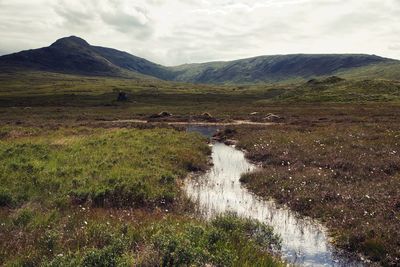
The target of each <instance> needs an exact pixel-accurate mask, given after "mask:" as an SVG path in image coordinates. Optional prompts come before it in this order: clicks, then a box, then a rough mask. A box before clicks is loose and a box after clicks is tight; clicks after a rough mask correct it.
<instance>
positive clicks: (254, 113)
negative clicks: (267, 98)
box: [250, 112, 258, 116]
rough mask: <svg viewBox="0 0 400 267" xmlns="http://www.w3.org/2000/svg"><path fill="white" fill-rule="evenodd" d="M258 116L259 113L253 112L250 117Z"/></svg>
mask: <svg viewBox="0 0 400 267" xmlns="http://www.w3.org/2000/svg"><path fill="white" fill-rule="evenodd" d="M256 115H258V112H252V113H250V116H256Z"/></svg>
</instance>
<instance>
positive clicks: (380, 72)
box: [0, 36, 400, 83]
mask: <svg viewBox="0 0 400 267" xmlns="http://www.w3.org/2000/svg"><path fill="white" fill-rule="evenodd" d="M10 69H27V70H40V71H47V72H60V73H68V74H80V75H92V76H96V75H101V76H113V77H128V78H144V77H145V78H149V77H153V78H158V79H163V80H168V81H180V82H192V83H257V82H287V81H302V80H308V79H312V78H315V77H324V76H331V75H343V76H345V77H356V78H357V77H358V76H360V77H374V78H381V77H382V78H383V77H384V78H389V79H400V61H397V60H393V59H388V58H383V57H379V56H375V55H363V54H329V55H306V54H295V55H276V56H260V57H254V58H247V59H240V60H235V61H226V62H210V63H201V64H186V65H181V66H177V67H164V66H162V65H159V64H156V63H153V62H150V61H148V60H146V59H144V58H140V57H136V56H134V55H131V54H129V53H126V52H122V51H119V50H115V49H111V48H105V47H99V46H92V45H90V44H88V43H87V42H86V41H85V40H83V39H81V38H78V37H75V36H71V37H66V38H62V39H59V40H57V41H56V42H55V43H54V44H52V45H51V46H49V47H45V48H40V49H35V50H28V51H22V52H19V53H15V54H11V55H6V56H2V57H0V71H1V70H10Z"/></svg>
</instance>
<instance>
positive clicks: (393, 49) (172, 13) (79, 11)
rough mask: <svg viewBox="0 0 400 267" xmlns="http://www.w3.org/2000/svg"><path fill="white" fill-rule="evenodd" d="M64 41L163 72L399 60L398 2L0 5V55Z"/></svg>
mask: <svg viewBox="0 0 400 267" xmlns="http://www.w3.org/2000/svg"><path fill="white" fill-rule="evenodd" d="M71 35H75V36H79V37H81V38H83V39H85V40H86V41H88V42H89V43H90V44H93V45H99V46H105V47H112V48H115V49H119V50H123V51H126V52H129V53H131V54H134V55H136V56H140V57H144V58H146V59H148V60H151V61H154V62H156V63H160V64H164V65H168V66H172V65H179V64H184V63H197V62H208V61H216V60H233V59H239V58H247V57H253V56H259V55H274V54H293V53H366V54H376V55H380V56H385V57H391V58H396V59H400V0H85V1H82V0H29V1H28V0H0V55H3V54H8V53H13V52H18V51H20V50H26V49H32V48H39V47H44V46H49V45H50V44H51V43H53V42H54V41H55V40H56V39H59V38H61V37H66V36H71Z"/></svg>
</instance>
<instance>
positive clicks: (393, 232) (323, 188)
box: [0, 73, 400, 266]
mask: <svg viewBox="0 0 400 267" xmlns="http://www.w3.org/2000/svg"><path fill="white" fill-rule="evenodd" d="M120 90H122V91H124V92H127V93H128V95H129V101H127V102H117V101H116V98H117V95H118V92H119V91H120ZM399 94H400V85H399V83H398V82H397V81H388V80H342V79H337V78H327V79H320V80H313V81H310V82H308V83H300V84H269V85H265V84H256V85H220V86H211V85H192V84H183V83H167V82H162V81H156V80H128V79H117V78H105V77H80V76H71V75H60V74H54V73H8V74H7V73H1V74H0V138H1V139H0V140H1V141H0V166H1V168H0V181H1V189H0V204H1V208H0V220H1V221H0V238H1V239H2V240H5V242H2V243H1V245H0V265H1V264H8V265H9V266H15V265H17V266H18V265H21V264H22V263H26V266H37V265H43V266H58V265H66V263H67V262H68V263H71V266H76V265H83V266H85V265H86V266H90V265H96V264H97V265H99V264H98V263H99V262H105V263H107V264H106V265H108V266H110V265H120V266H123V265H130V264H131V263H135V264H136V265H140V264H141V265H142V266H154V265H156V264H160V263H161V262H164V263H166V265H167V266H173V265H174V264H175V265H176V264H178V263H179V264H194V265H201V264H203V263H204V264H205V263H213V264H215V265H219V264H220V263H221V262H223V261H224V262H225V263H226V265H227V266H243V265H244V266H246V264H247V265H248V266H254V265H257V264H259V265H260V264H264V265H271V266H274V265H279V263H278V262H276V261H275V260H273V259H272V258H271V256H270V255H269V252H268V250H265V249H264V248H265V244H274V243H277V242H278V241H277V239H276V237H275V236H273V235H272V233H271V229H269V228H268V227H265V226H261V225H258V224H257V223H255V222H249V221H242V220H239V219H237V218H235V217H234V216H227V217H223V218H219V219H218V220H216V221H214V222H209V223H205V222H202V221H199V220H197V219H194V216H193V214H192V213H191V211H192V210H193V209H192V206H191V205H192V204H190V203H189V202H188V201H187V200H186V199H185V198H184V197H183V196H182V194H181V192H180V189H179V184H180V183H181V181H182V178H184V177H185V175H186V174H187V173H188V172H189V171H196V170H204V169H205V168H207V157H208V153H209V149H208V147H207V145H206V141H205V140H204V139H202V138H201V137H199V136H196V135H189V134H186V133H184V132H180V131H176V130H173V129H171V128H169V127H166V126H165V127H164V128H157V127H156V126H155V125H143V124H137V123H133V122H132V123H129V122H126V123H114V122H112V121H114V120H121V119H145V120H146V119H148V118H149V116H150V115H152V114H157V113H159V112H161V111H168V112H171V113H172V114H174V116H173V117H172V118H171V119H172V120H185V121H187V120H190V119H191V118H194V117H195V116H197V115H199V114H202V113H204V112H208V113H210V114H211V115H212V116H213V117H214V118H216V119H218V120H223V121H227V120H231V119H249V120H252V121H265V117H266V116H267V114H268V113H274V114H277V115H279V116H280V117H282V120H281V121H280V122H281V123H282V124H279V125H274V126H268V127H267V128H265V127H254V126H253V127H250V128H249V127H248V126H241V127H236V131H237V132H236V134H235V135H234V136H231V137H233V138H237V139H238V140H239V141H240V143H239V145H240V147H241V148H244V149H246V150H247V151H248V157H249V158H251V159H253V160H255V161H259V162H262V164H263V170H262V171H260V172H257V173H254V174H251V175H248V176H244V177H243V179H242V180H243V182H246V184H247V186H248V187H249V188H250V189H251V190H254V191H255V192H256V193H258V194H260V195H262V196H265V197H268V198H269V197H272V198H275V199H276V200H277V201H279V202H281V203H285V204H287V205H288V206H289V207H291V208H292V209H294V210H296V211H298V212H299V213H301V214H304V215H307V216H312V217H315V218H318V219H319V220H321V221H323V222H324V223H325V224H326V225H327V226H328V228H329V229H330V231H331V233H332V235H333V236H334V237H335V242H336V243H337V245H338V246H340V247H343V248H346V249H347V250H349V251H358V252H362V253H364V254H366V255H368V257H369V258H370V259H372V260H375V261H377V262H379V263H381V264H387V265H390V264H391V265H396V264H398V261H399V258H400V251H399V249H400V244H399V240H400V237H399V235H398V230H397V228H398V225H399V222H400V215H399V213H400V209H399V205H400V204H399V203H400V192H399V188H400V181H399V166H400V158H399V153H400V152H399V151H400V148H399V136H400V124H399V120H398V118H399V116H400V104H399V103H400V102H399V96H400V95H399ZM254 112H257V113H256V114H253V115H250V114H251V113H254ZM160 127H161V126H160ZM255 229H256V230H255ZM260 231H261V232H262V233H264V234H263V236H264V237H266V239H265V240H264V241H262V242H261V243H260V238H258V237H257V236H255V234H256V233H258V232H260ZM158 240H161V241H158ZM267 247H268V246H267ZM254 254H255V255H257V257H253V256H254ZM179 259H184V260H185V262H179Z"/></svg>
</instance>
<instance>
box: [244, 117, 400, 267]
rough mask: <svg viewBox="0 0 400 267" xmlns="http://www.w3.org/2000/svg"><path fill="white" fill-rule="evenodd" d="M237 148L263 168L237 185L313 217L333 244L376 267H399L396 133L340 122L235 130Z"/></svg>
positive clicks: (391, 127) (399, 133)
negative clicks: (380, 266) (327, 230)
mask: <svg viewBox="0 0 400 267" xmlns="http://www.w3.org/2000/svg"><path fill="white" fill-rule="evenodd" d="M237 131H238V134H237V138H239V140H240V142H239V146H240V147H241V148H244V149H246V150H247V151H248V153H247V156H248V157H249V158H250V159H252V160H255V161H258V162H261V163H262V166H263V169H262V170H260V171H256V172H254V173H251V174H247V175H244V176H243V177H242V178H241V181H242V182H243V183H245V184H246V186H247V187H248V188H249V189H251V190H252V191H254V192H256V193H257V194H259V195H261V196H265V197H272V198H274V199H276V200H277V201H278V202H280V203H284V204H287V205H288V206H289V207H290V208H292V209H293V210H295V211H298V212H300V213H301V214H304V215H307V216H311V217H315V218H319V219H320V220H322V221H323V222H324V223H325V224H326V225H327V226H328V227H329V228H330V230H331V233H332V235H333V236H334V237H335V243H336V244H337V245H338V246H340V247H343V248H346V249H348V250H350V251H357V252H361V253H364V254H365V255H367V256H368V257H369V258H370V259H371V260H373V261H378V262H380V263H382V264H388V265H396V264H398V263H399V258H400V257H399V256H400V246H399V240H400V236H399V231H398V227H399V222H400V210H399V203H400V202H399V201H400V191H399V189H400V176H399V174H400V167H399V166H400V155H399V149H400V142H399V141H400V128H399V125H398V124H385V123H370V124H368V123H362V124H359V123H340V124H323V123H322V124H317V125H314V126H310V125H308V126H304V125H291V126H288V125H286V126H285V125H277V126H271V127H268V128H267V129H252V130H251V131H249V129H247V130H244V129H242V130H241V129H238V130H237Z"/></svg>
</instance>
